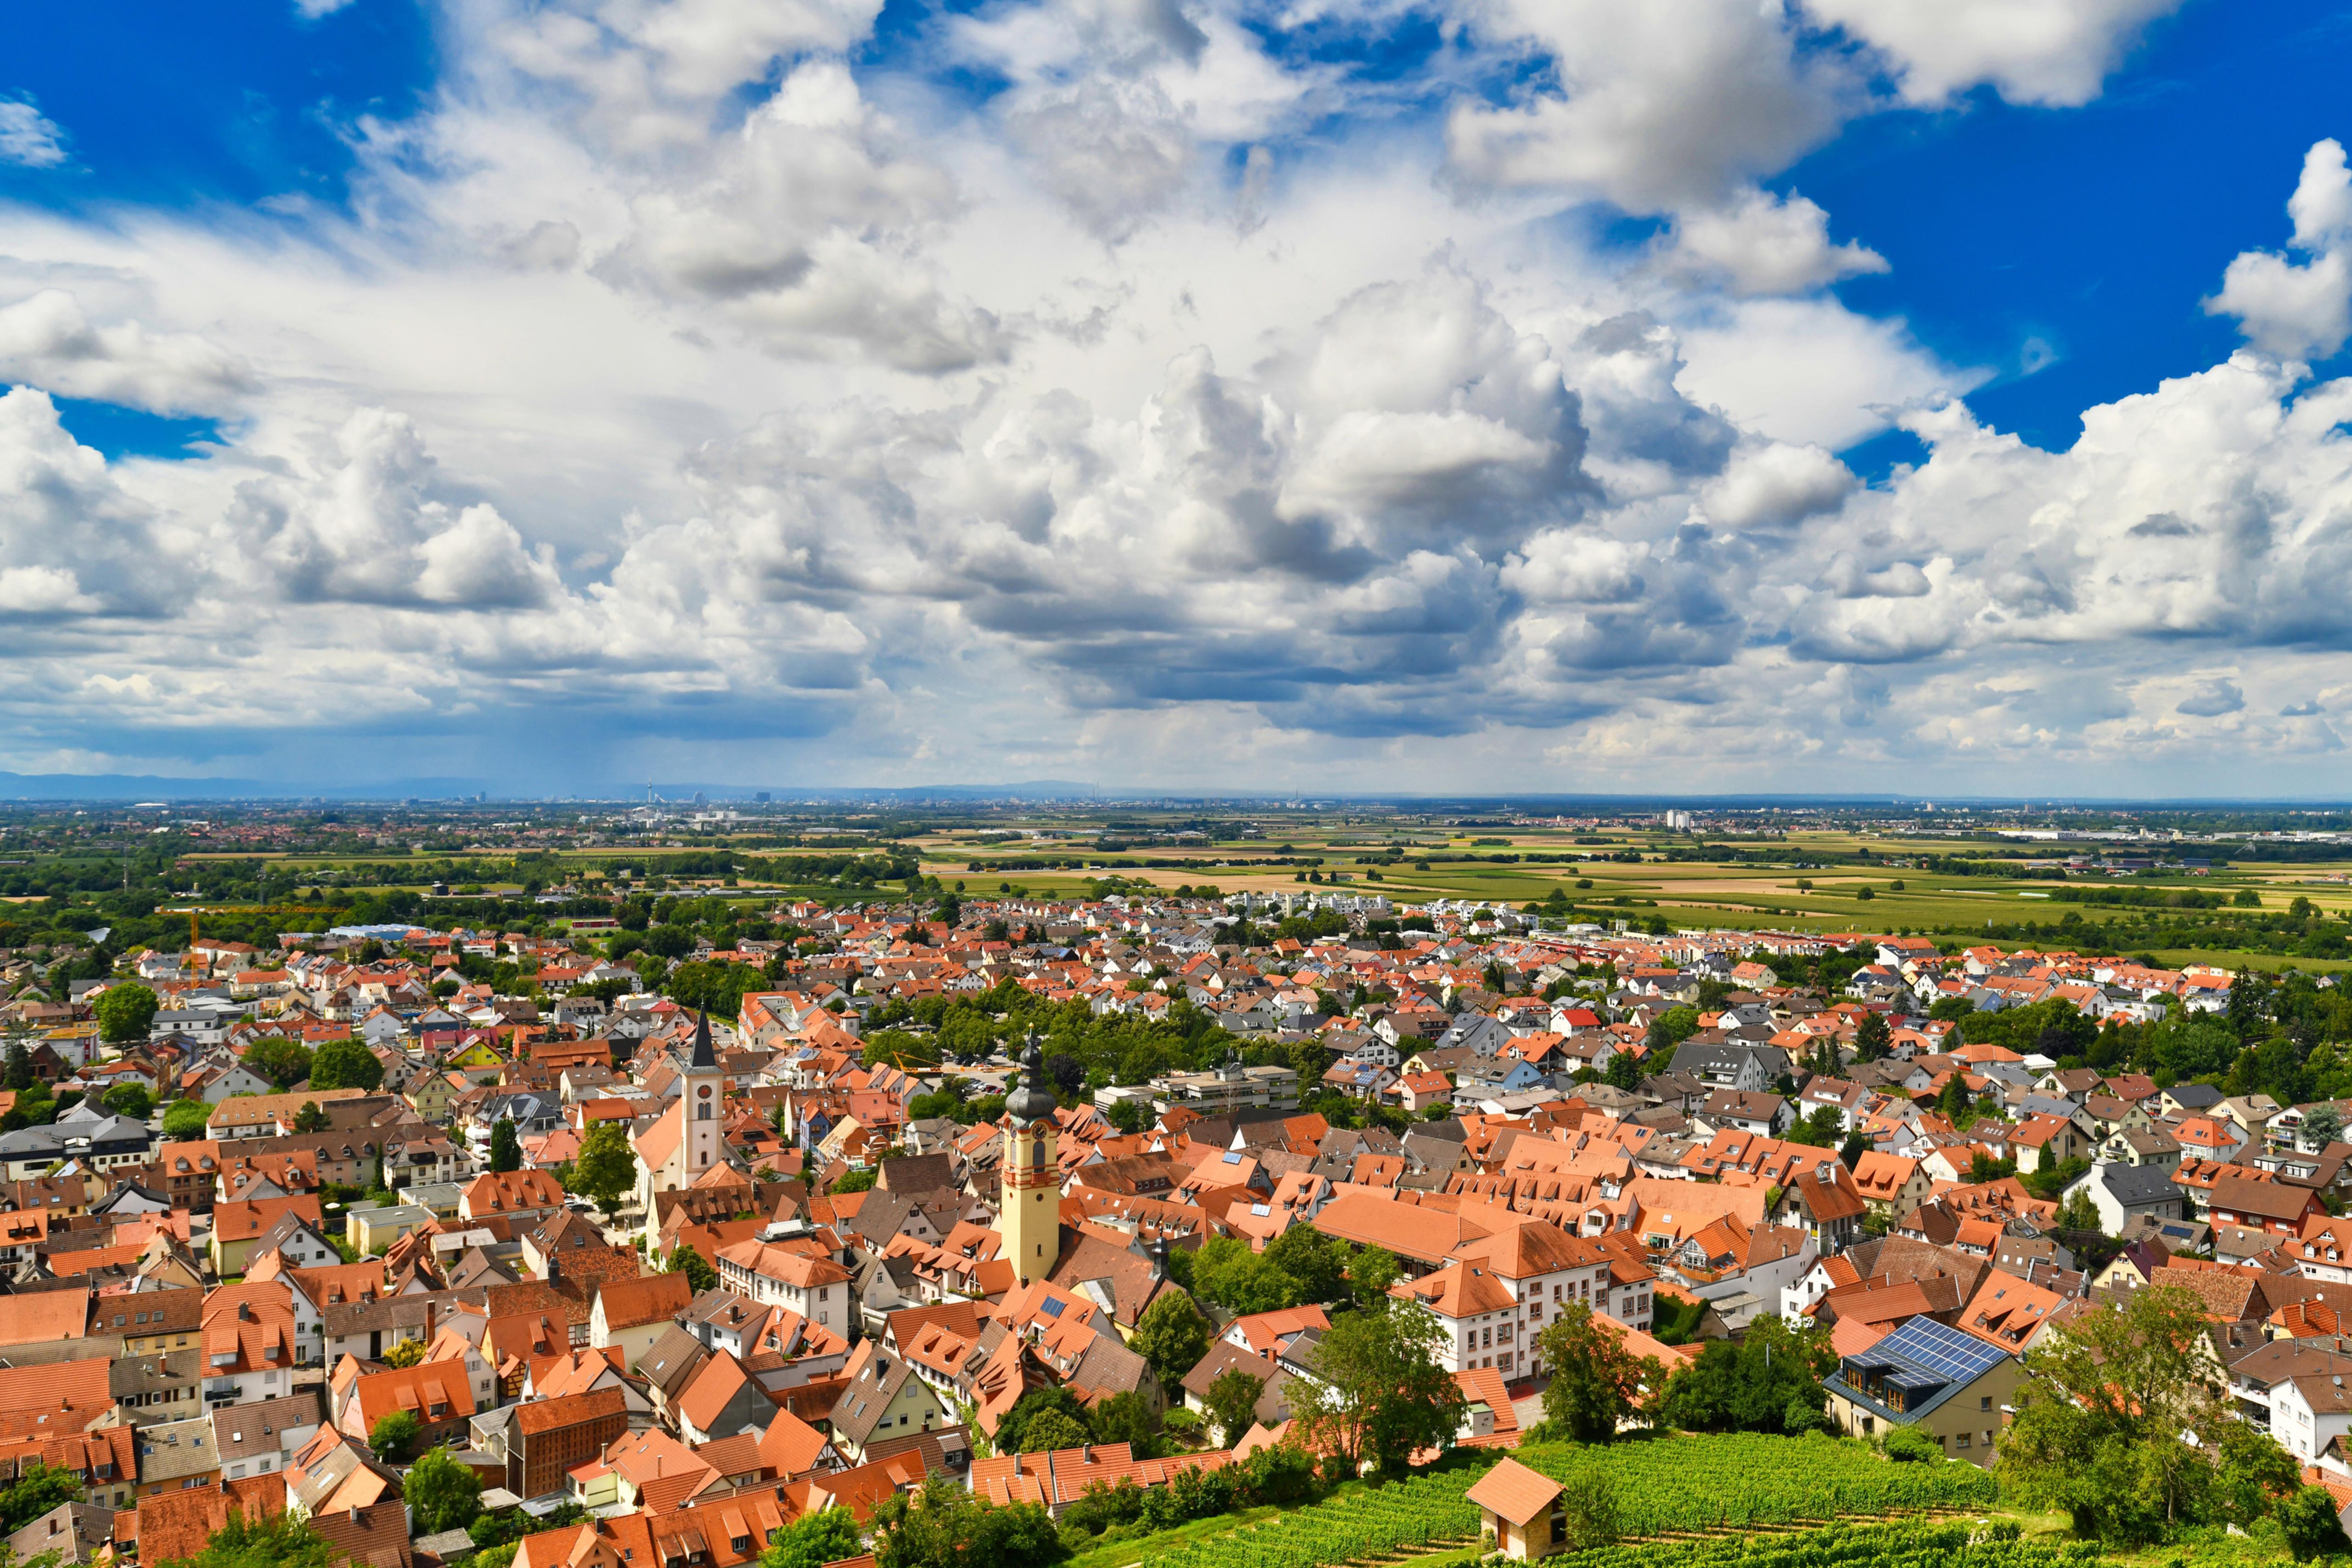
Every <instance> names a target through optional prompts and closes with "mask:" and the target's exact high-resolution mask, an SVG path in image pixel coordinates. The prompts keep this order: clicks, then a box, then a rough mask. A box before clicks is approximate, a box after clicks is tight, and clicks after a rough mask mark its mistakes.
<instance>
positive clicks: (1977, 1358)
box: [1871, 1318, 2006, 1383]
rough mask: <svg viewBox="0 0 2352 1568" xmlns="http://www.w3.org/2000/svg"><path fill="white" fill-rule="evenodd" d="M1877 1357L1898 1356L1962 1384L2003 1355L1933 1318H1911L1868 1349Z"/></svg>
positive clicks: (1995, 1362) (1952, 1381) (1995, 1363)
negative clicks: (1876, 1353)
mask: <svg viewBox="0 0 2352 1568" xmlns="http://www.w3.org/2000/svg"><path fill="white" fill-rule="evenodd" d="M1871 1348H1872V1349H1873V1350H1874V1351H1875V1352H1878V1353H1879V1354H1880V1355H1883V1356H1887V1357H1900V1358H1901V1359H1902V1360H1904V1361H1906V1362H1908V1363H1911V1364H1912V1365H1914V1366H1917V1367H1922V1368H1925V1369H1927V1370H1928V1371H1930V1372H1933V1373H1938V1374H1939V1375H1941V1376H1942V1377H1943V1378H1944V1379H1945V1380H1946V1381H1947V1382H1950V1383H1965V1382H1967V1381H1968V1380H1969V1379H1970V1378H1973V1377H1976V1376H1978V1375H1979V1373H1983V1372H1984V1371H1985V1370H1986V1369H1987V1368H1989V1367H1992V1366H1996V1365H1998V1364H1999V1363H2000V1361H2001V1359H2002V1358H2003V1356H2004V1355H2005V1354H2006V1352H2003V1351H2002V1350H2001V1349H2000V1346H1998V1345H1993V1344H1988V1343H1987V1342H1984V1341H1983V1340H1980V1339H1979V1338H1977V1337H1976V1336H1975V1335H1974V1334H1965V1333H1962V1332H1961V1331H1959V1330H1958V1329H1954V1328H1948V1327H1947V1326H1946V1325H1944V1324H1942V1323H1939V1322H1937V1321H1936V1320H1935V1319H1933V1318H1914V1319H1912V1320H1911V1321H1909V1322H1907V1323H1906V1324H1904V1325H1903V1326H1902V1327H1901V1328H1899V1329H1897V1330H1895V1331H1894V1332H1893V1333H1891V1334H1889V1335H1887V1336H1886V1338H1885V1339H1884V1340H1881V1341H1880V1342H1878V1343H1877V1344H1875V1345H1874V1346H1872V1347H1871Z"/></svg>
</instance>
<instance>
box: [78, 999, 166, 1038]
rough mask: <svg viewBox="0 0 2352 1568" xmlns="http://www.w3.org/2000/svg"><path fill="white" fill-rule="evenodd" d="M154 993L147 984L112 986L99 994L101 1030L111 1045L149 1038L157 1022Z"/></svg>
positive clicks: (98, 1005) (97, 1006) (98, 1008)
mask: <svg viewBox="0 0 2352 1568" xmlns="http://www.w3.org/2000/svg"><path fill="white" fill-rule="evenodd" d="M156 1006H157V1003H156V1001H155V993H153V992H152V991H150V990H149V989H147V987H145V986H144V985H134V984H117V985H110V986H108V987H107V988H106V989H105V990H103V991H101V992H100V993H99V994H98V1003H97V1005H96V1006H95V1007H94V1008H93V1009H92V1010H93V1011H94V1012H95V1013H96V1014H97V1015H98V1031H99V1033H100V1036H102V1037H104V1038H105V1040H106V1043H107V1044H109V1045H111V1046H127V1045H133V1044H136V1043H137V1042H139V1041H141V1040H143V1039H145V1038H146V1037H147V1031H148V1029H149V1027H150V1026H152V1025H153V1023H154V1022H155V1009H156Z"/></svg>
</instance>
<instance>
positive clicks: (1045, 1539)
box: [872, 1486, 1068, 1568]
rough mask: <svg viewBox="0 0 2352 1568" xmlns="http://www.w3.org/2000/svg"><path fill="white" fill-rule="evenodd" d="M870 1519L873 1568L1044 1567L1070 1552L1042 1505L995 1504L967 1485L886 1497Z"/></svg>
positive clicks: (927, 1488) (938, 1487) (1029, 1503)
mask: <svg viewBox="0 0 2352 1568" xmlns="http://www.w3.org/2000/svg"><path fill="white" fill-rule="evenodd" d="M872 1522H873V1525H874V1557H875V1563H876V1568H1046V1565H1047V1564H1049V1563H1058V1562H1060V1561H1061V1560H1062V1559H1063V1558H1064V1557H1065V1556H1066V1555H1068V1553H1067V1552H1066V1549H1065V1548H1064V1547H1063V1545H1062V1538H1061V1535H1060V1533H1059V1531H1056V1530H1055V1528H1054V1521H1052V1520H1051V1519H1049V1518H1047V1517H1046V1514H1045V1510H1044V1509H1042V1508H1040V1507H1038V1506H1037V1505H1036V1504H1035V1503H1034V1502H1023V1503H1014V1504H1013V1505H1011V1506H1010V1507H1006V1508H998V1507H997V1506H995V1505H994V1504H992V1503H991V1502H990V1501H989V1500H987V1499H985V1498H979V1497H974V1496H973V1495H972V1493H971V1489H969V1488H966V1487H960V1486H926V1487H924V1488H922V1489H920V1490H919V1491H917V1492H916V1493H914V1495H913V1496H912V1497H909V1496H908V1495H907V1494H906V1493H904V1492H901V1493H898V1494H896V1495H894V1496H891V1497H887V1498H884V1499H883V1500H881V1501H880V1502H878V1503H877V1504H875V1507H874V1517H873V1521H872Z"/></svg>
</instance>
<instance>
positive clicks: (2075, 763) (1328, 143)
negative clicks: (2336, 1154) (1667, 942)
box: [0, 0, 2352, 801]
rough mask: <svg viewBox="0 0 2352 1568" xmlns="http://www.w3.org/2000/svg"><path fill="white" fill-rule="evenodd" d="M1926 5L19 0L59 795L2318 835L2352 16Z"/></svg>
mask: <svg viewBox="0 0 2352 1568" xmlns="http://www.w3.org/2000/svg"><path fill="white" fill-rule="evenodd" d="M1929 18H1930V13H1929V12H1928V11H1924V10H1922V9H1920V8H1918V7H1916V6H1910V5H1888V4H1885V3H1884V0H1808V3H1804V4H1797V5H1788V6H1773V5H1764V6H1759V5H1755V4H1753V3H1752V0H1661V3H1660V4H1656V5H1648V6H1643V7H1638V8H1633V9H1631V10H1629V9H1627V8H1625V7H1623V6H1622V5H1608V4H1603V3H1602V0H1454V3H1444V0H1427V3H1417V0H1310V3H1308V4H1306V5H1298V4H1295V3H1291V0H1285V3H1284V4H1281V5H1276V4H1273V3H1272V0H984V3H982V4H980V5H971V6H957V7H929V6H919V5H904V4H901V5H883V4H881V3H880V0H804V3H801V4H794V5H728V4H719V3H716V0H671V3H669V4H667V5H665V4H639V3H637V0H626V3H624V0H533V3H528V4H527V3H525V0H466V3H465V4H459V3H457V0H235V3H233V4H230V5H223V6H217V7H205V8H201V9H199V10H192V11H182V12H170V11H157V12H156V13H155V14H154V15H152V16H145V15H144V14H142V22H141V25H140V26H137V27H134V28H131V29H128V30H127V31H126V30H122V29H110V28H93V27H90V26H88V24H87V19H86V18H84V17H78V16H77V15H76V14H75V13H74V11H73V10H72V9H71V8H57V7H50V8H34V10H33V11H32V12H30V13H29V14H27V15H26V16H19V17H12V19H11V47H10V49H9V51H8V54H7V57H6V58H5V60H0V387H5V389H6V390H5V394H0V773H6V774H9V775H21V776H26V777H31V778H35V779H39V778H44V777H48V776H52V775H63V776H67V777H69V778H77V779H87V780H98V779H102V778H108V777H121V778H124V779H131V780H136V779H145V778H161V779H181V780H187V779H193V778H199V777H210V778H216V779H219V780H225V781H236V780H245V781H254V782H255V783H257V784H258V785H261V786H263V787H266V788H268V789H283V790H295V791H299V790H370V791H375V790H382V789H387V788H389V785H388V784H383V783H382V782H379V781H394V782H397V781H401V780H410V779H414V780H419V781H427V782H437V783H440V784H447V785H448V786H450V787H451V788H452V789H453V790H456V789H462V790H464V791H465V792H467V793H473V792H476V791H479V792H481V793H484V794H486V795H490V796H494V797H496V796H523V797H531V796H539V795H560V794H563V793H567V792H571V791H587V790H593V791H598V792H611V794H612V795H619V794H623V793H625V787H626V786H625V782H624V781H626V780H628V779H630V778H644V777H647V776H656V777H657V776H660V775H662V774H664V773H674V774H678V775H681V776H687V777H700V778H718V779H741V780H746V781H757V782H755V783H751V784H746V785H744V786H742V787H749V788H761V787H764V788H772V789H776V790H789V789H793V788H795V787H798V788H805V789H818V788H827V787H837V786H853V787H875V788H888V787H920V788H950V787H961V788H971V787H998V786H1001V785H1003V784H1005V783H1006V782H1007V781H1019V780H1024V779H1031V780H1076V781H1085V782H1087V783H1089V784H1093V785H1095V786H1097V787H1099V788H1100V789H1102V790H1104V791H1106V792H1110V793H1119V792H1128V791H1135V790H1144V791H1166V792H1168V793H1171V794H1185V795H1191V794H1198V795H1216V794H1249V793H1252V792H1283V791H1295V792H1306V793H1315V794H1328V795H1379V794H1387V793H1396V794H1408V795H1410V794H1428V795H1461V794H1464V793H1465V792H1469V793H1475V794H1478V795H1506V794H1511V793H1520V794H1526V795H1536V794H1538V793H1539V794H1544V795H1576V794H1598V795H1616V794H1624V793H1634V794H1642V793H1644V792H1664V793H1662V794H1659V795H1657V798H1668V797H1669V796H1672V797H1675V798H1681V797H1683V796H1685V795H1706V794H1709V793H1729V794H1742V793H1762V794H1793V795H1813V794H1822V793H1829V794H1836V793H1840V792H1854V793H1857V794H1881V795H1884V794H1894V793H1904V794H1913V795H1922V796H1927V797H1930V798H1933V797H1935V796H1937V795H1953V796H1960V795H1974V796H1979V797H1983V798H1993V799H2000V798H2019V797H2023V796H2027V795H2063V796H2070V797H2083V798H2099V799H2113V800H2166V799H2223V800H2235V799H2281V800H2321V801H2325V800H2328V799H2332V798H2334V797H2335V795H2336V793H2337V791H2338V790H2339V788H2341V785H2340V784H2339V781H2340V780H2341V779H2342V777H2343V776H2344V764H2343V758H2344V754H2345V742H2346V740H2347V734H2352V729H2347V725H2352V660H2347V653H2346V650H2347V647H2352V600H2347V595H2346V594H2345V592H2344V590H2343V584H2344V583H2345V582H2346V580H2347V575H2352V546H2347V543H2346V538H2347V535H2346V533H2345V527H2344V522H2343V518H2344V516H2345V515H2346V513H2347V508H2352V438H2347V437H2346V436H2345V435H2344V433H2343V429H2342V426H2343V424H2344V422H2345V420H2346V419H2347V416H2352V392H2347V385H2352V384H2347V383H2345V382H2342V381H2339V380H2337V379H2335V378H2336V377H2337V376H2338V375H2339V374H2340V371H2341V367H2342V359H2341V355H2342V351H2343V349H2344V347H2345V344H2346V342H2347V338H2352V172H2347V163H2346V156H2345V152H2344V141H2345V139H2346V138H2347V136H2352V116H2347V115H2344V114H2343V113H2342V111H2341V110H2340V108H2339V107H2338V106H2339V105H2340V102H2341V96H2342V95H2341V91H2340V82H2341V81H2342V79H2343V78H2344V75H2345V72H2346V69H2347V67H2352V26H2347V21H2352V14H2347V12H2346V11H2344V10H2343V9H2342V8H2312V7H2290V6H2286V5H2264V4H2252V5H2238V6H2223V5H2219V4H2216V3H2215V0H2105V3H2100V4H2091V3H2088V0H2069V3H2064V4H2059V3H2055V0H2053V4H2052V5H2050V6H2048V7H2045V8H2044V12H2043V15H2042V17H2041V18H2040V23H2039V25H2037V26H2035V27H2034V28H2033V29H2032V31H2031V33H2030V35H2029V34H2028V33H2027V32H2026V31H2025V30H2023V29H2021V28H2020V27H2019V26H2016V25H2015V17H2014V14H2013V11H2012V9H2011V6H2010V5H2009V4H2008V0H1945V3H1944V4H1941V5H1937V6H1935V7H1933V8H1932V20H1930V19H1929ZM14 787H15V786H13V785H12V784H10V783H9V782H8V781H7V780H6V779H0V795H6V794H8V793H10V792H11V790H12V789H13V788H14ZM27 787H31V786H27ZM74 787H75V788H76V789H82V788H95V787H96V785H95V784H91V785H88V786H74Z"/></svg>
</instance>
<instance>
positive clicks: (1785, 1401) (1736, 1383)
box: [1658, 1312, 1837, 1436]
mask: <svg viewBox="0 0 2352 1568" xmlns="http://www.w3.org/2000/svg"><path fill="white" fill-rule="evenodd" d="M1836 1367H1837V1352H1834V1351H1832V1349H1831V1348H1830V1343H1829V1334H1828V1332H1827V1331H1825V1330H1822V1329H1818V1328H1806V1329H1803V1330H1797V1329H1791V1328H1790V1327H1789V1326H1788V1324H1787V1322H1786V1321H1784V1320H1782V1319H1781V1317H1780V1314H1778V1313H1776V1312H1764V1313H1759V1315H1758V1316H1757V1318H1756V1321H1754V1322H1752V1323H1750V1324H1749V1325H1748V1332H1747V1334H1746V1335H1745V1336H1744V1337H1743V1338H1742V1339H1741V1340H1740V1341H1739V1342H1738V1343H1737V1344H1735V1343H1733V1342H1731V1341H1729V1340H1710V1341H1708V1342H1707V1344H1706V1349H1704V1350H1702V1351H1700V1352H1699V1353H1698V1359H1697V1360H1696V1361H1695V1362H1693V1363H1690V1364H1689V1365H1688V1366H1685V1367H1684V1368H1683V1369H1682V1370H1681V1371H1680V1372H1677V1373H1675V1375H1674V1377H1673V1378H1672V1379H1671V1380H1670V1381H1669V1382H1668V1383H1667V1384H1666V1389H1665V1394H1664V1397H1663V1398H1662V1399H1660V1400H1659V1401H1658V1417H1659V1419H1660V1420H1662V1421H1663V1422H1664V1423H1665V1424H1666V1425H1667V1426H1678V1427H1681V1428H1682V1429H1683V1430H1685V1431H1687V1432H1774V1433H1785V1434H1787V1435H1789V1436H1796V1435H1798V1434H1799V1433H1803V1432H1812V1431H1818V1430H1820V1429H1821V1427H1822V1426H1824V1425H1825V1422H1824V1419H1823V1417H1822V1405H1823V1404H1824V1403H1825V1402H1826V1401H1827V1398H1828V1394H1827V1391H1825V1390H1824V1389H1823V1388H1822V1378H1824V1377H1827V1376H1828V1375H1829V1374H1830V1373H1832V1372H1833V1371H1834V1370H1836Z"/></svg>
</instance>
